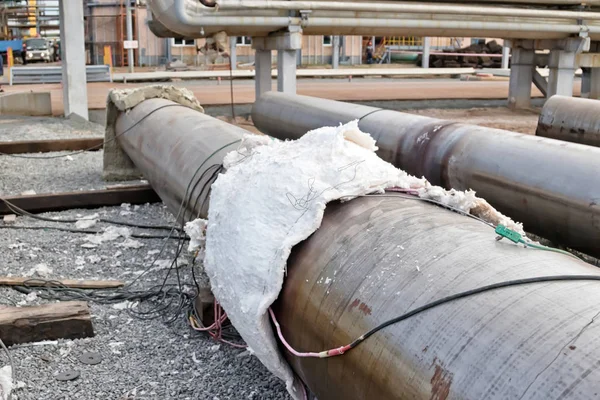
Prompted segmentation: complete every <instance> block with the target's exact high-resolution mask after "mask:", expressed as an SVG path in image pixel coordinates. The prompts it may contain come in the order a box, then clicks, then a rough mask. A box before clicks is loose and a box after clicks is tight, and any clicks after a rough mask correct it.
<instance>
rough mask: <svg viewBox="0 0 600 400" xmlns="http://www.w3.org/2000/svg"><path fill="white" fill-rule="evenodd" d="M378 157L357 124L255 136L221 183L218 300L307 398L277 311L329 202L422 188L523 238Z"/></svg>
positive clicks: (211, 250) (215, 241)
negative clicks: (277, 329)
mask: <svg viewBox="0 0 600 400" xmlns="http://www.w3.org/2000/svg"><path fill="white" fill-rule="evenodd" d="M376 150H377V148H376V146H375V141H374V140H373V139H372V138H371V137H370V136H369V135H368V134H365V133H362V132H361V131H360V130H359V129H358V125H357V122H356V121H354V122H350V123H348V124H346V125H343V126H339V127H326V128H321V129H317V130H314V131H311V132H309V133H307V134H306V135H305V136H303V137H302V138H301V139H299V140H296V141H286V142H281V141H277V140H273V139H271V138H269V137H266V136H256V135H248V136H246V137H245V138H244V140H243V141H242V143H241V145H240V148H239V149H238V150H237V151H234V152H231V153H229V154H228V155H227V156H226V157H225V160H224V166H225V168H226V169H227V172H226V173H224V174H221V175H220V176H219V178H218V179H217V180H216V182H215V183H214V184H213V185H212V194H211V197H210V211H209V216H208V227H207V231H206V256H205V260H204V261H205V269H206V272H207V274H208V276H209V278H210V281H211V286H212V290H213V293H214V295H215V296H216V298H217V299H218V300H219V302H220V304H221V305H222V307H223V308H224V309H225V311H226V312H227V314H228V316H229V318H230V320H231V322H232V323H233V325H234V326H235V327H236V328H237V330H238V331H239V333H240V334H241V336H242V337H243V339H244V340H245V341H246V343H247V344H248V346H249V348H250V349H251V350H252V351H253V352H254V353H255V354H256V356H257V357H258V358H259V359H260V360H261V361H262V363H263V364H264V365H265V366H266V367H267V368H268V369H269V370H270V371H272V372H273V373H274V374H276V375H277V376H279V377H280V378H281V379H283V380H284V381H285V382H286V385H287V388H288V390H289V391H290V393H291V394H292V396H293V397H295V398H298V399H300V398H301V397H302V392H301V390H300V389H299V386H298V385H297V384H294V375H293V373H292V371H291V369H290V367H289V366H288V365H287V363H286V362H285V360H284V359H283V357H282V355H281V354H279V351H278V349H277V342H276V338H275V335H274V333H273V331H272V329H271V325H270V322H269V319H268V314H267V310H268V308H269V306H270V305H271V304H272V303H273V302H274V301H275V299H277V296H278V295H279V292H280V290H281V287H282V284H283V279H284V276H285V271H286V262H287V259H288V256H289V255H290V251H291V249H292V247H293V246H294V245H295V244H297V243H299V242H301V241H302V240H304V239H306V238H308V237H309V236H310V235H311V234H312V233H313V232H314V231H315V230H317V229H318V228H319V226H320V225H321V220H322V218H323V212H324V211H325V206H326V204H327V203H328V202H330V201H332V200H336V199H342V198H346V199H350V198H352V197H355V196H360V195H366V194H369V193H375V192H382V191H383V190H384V189H386V188H390V187H396V188H406V189H414V190H415V191H417V192H418V193H419V195H420V196H422V197H428V198H434V199H435V200H439V201H441V202H444V203H445V204H448V205H451V206H454V207H457V208H460V209H462V210H464V211H467V212H468V211H470V210H471V209H477V210H478V213H480V214H481V215H482V216H484V217H485V218H486V219H488V220H492V221H494V222H495V223H497V222H499V221H502V222H503V223H505V224H506V225H508V226H509V227H512V228H513V229H517V230H519V231H522V229H521V227H520V226H518V225H516V224H514V223H513V222H512V221H510V220H509V219H507V218H505V217H503V216H502V215H500V214H498V213H497V212H496V211H495V210H494V209H493V208H491V207H490V206H489V205H488V204H487V203H486V202H485V201H483V200H481V199H479V198H477V197H475V194H474V192H456V191H445V190H443V189H441V188H438V187H432V186H431V185H429V183H428V182H427V181H426V180H425V179H423V178H416V177H413V176H410V175H408V174H407V173H406V172H404V171H402V170H399V169H397V168H395V167H394V166H392V165H391V164H389V163H387V162H384V161H383V160H381V159H380V158H379V157H378V156H377V155H376V154H375V151H376ZM342 344H343V343H340V345H342ZM304 350H310V351H321V350H325V349H304Z"/></svg>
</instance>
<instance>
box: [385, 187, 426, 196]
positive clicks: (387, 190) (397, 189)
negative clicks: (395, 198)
mask: <svg viewBox="0 0 600 400" xmlns="http://www.w3.org/2000/svg"><path fill="white" fill-rule="evenodd" d="M385 191H386V192H400V193H408V194H412V195H415V196H417V195H418V194H419V192H418V191H417V190H415V189H404V188H401V187H397V186H396V187H389V188H387V189H385Z"/></svg>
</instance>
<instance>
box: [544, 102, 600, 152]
mask: <svg viewBox="0 0 600 400" xmlns="http://www.w3.org/2000/svg"><path fill="white" fill-rule="evenodd" d="M535 134H536V135H538V136H543V137H547V138H552V139H558V140H564V141H567V142H573V143H581V144H587V145H589V146H596V147H600V101H598V100H591V99H581V98H576V97H565V96H552V97H551V98H550V99H549V100H548V101H546V104H544V108H543V109H542V113H541V114H540V119H539V120H538V126H537V130H536V133H535Z"/></svg>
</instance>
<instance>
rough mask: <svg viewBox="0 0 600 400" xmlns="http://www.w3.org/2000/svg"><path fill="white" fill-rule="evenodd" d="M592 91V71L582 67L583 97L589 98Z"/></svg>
mask: <svg viewBox="0 0 600 400" xmlns="http://www.w3.org/2000/svg"><path fill="white" fill-rule="evenodd" d="M591 89H592V69H591V68H586V67H581V97H584V98H589V97H590V90H591Z"/></svg>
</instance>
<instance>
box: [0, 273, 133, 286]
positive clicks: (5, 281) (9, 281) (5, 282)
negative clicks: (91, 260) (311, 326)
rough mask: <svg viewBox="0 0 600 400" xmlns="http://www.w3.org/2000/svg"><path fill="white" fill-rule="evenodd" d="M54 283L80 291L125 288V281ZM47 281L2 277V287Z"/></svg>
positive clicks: (0, 280) (0, 282) (66, 281)
mask: <svg viewBox="0 0 600 400" xmlns="http://www.w3.org/2000/svg"><path fill="white" fill-rule="evenodd" d="M52 282H56V283H60V284H61V285H63V286H66V287H70V288H79V289H114V288H118V287H122V286H125V282H123V281H99V280H82V281H80V280H73V279H53V280H52ZM46 283H47V281H46V280H43V279H41V280H40V279H36V278H26V277H18V276H11V277H8V276H0V286H26V285H27V286H29V287H42V286H46Z"/></svg>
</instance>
